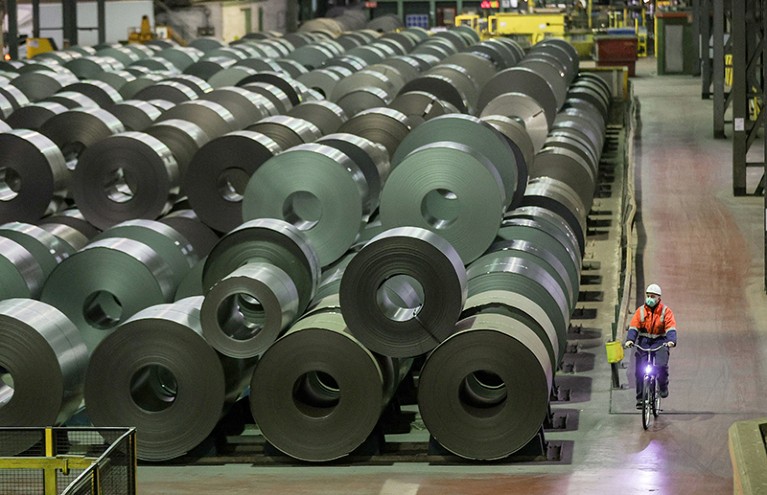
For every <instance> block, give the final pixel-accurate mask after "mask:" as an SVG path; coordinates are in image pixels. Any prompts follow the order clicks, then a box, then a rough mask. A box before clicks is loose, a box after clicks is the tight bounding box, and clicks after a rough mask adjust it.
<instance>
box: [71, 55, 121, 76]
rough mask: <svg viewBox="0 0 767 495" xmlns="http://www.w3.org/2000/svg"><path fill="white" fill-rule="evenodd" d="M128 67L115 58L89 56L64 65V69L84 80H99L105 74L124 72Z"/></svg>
mask: <svg viewBox="0 0 767 495" xmlns="http://www.w3.org/2000/svg"><path fill="white" fill-rule="evenodd" d="M129 63H131V62H129ZM126 65H128V64H126V63H125V62H124V61H121V60H118V59H117V58H115V57H107V56H103V55H98V56H97V55H87V56H84V57H80V58H76V59H73V60H70V61H69V62H67V63H66V64H64V67H66V68H67V69H69V70H70V71H72V73H73V74H74V75H75V76H77V77H78V78H79V79H81V80H82V79H98V78H99V77H100V76H102V75H103V74H104V73H109V72H116V71H120V70H123V69H125V66H126Z"/></svg>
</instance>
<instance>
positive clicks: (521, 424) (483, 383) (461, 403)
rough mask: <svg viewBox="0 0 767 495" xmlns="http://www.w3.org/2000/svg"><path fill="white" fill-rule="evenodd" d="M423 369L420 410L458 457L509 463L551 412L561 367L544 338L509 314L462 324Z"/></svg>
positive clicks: (426, 420) (483, 315) (469, 320)
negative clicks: (551, 398) (555, 378)
mask: <svg viewBox="0 0 767 495" xmlns="http://www.w3.org/2000/svg"><path fill="white" fill-rule="evenodd" d="M457 330H458V332H457V333H456V334H455V335H453V336H451V337H450V338H449V339H447V340H446V341H445V342H444V343H442V344H441V345H440V346H439V347H437V349H435V350H434V352H432V353H431V354H430V355H429V357H428V359H427V360H426V363H425V364H424V367H423V369H422V371H421V375H420V380H419V387H418V407H419V410H420V411H421V415H422V418H423V421H424V423H425V424H426V427H427V428H428V429H429V432H430V433H431V434H432V435H433V436H434V438H435V439H436V440H437V441H438V442H439V443H440V444H441V445H442V446H443V447H445V448H446V449H447V450H449V451H451V452H453V453H454V454H456V455H458V456H461V457H464V458H467V459H477V460H494V459H502V458H504V457H507V456H509V455H510V454H512V453H514V452H516V451H517V450H519V449H521V448H522V447H524V446H525V444H527V443H528V442H529V441H530V440H531V439H532V438H533V437H534V436H535V435H536V434H537V433H538V431H539V430H540V428H541V424H542V423H543V420H544V419H545V417H546V414H547V412H548V402H549V401H548V399H549V393H550V390H551V386H552V380H553V374H554V371H553V365H552V363H551V362H550V360H549V357H548V355H547V353H546V350H545V347H544V346H543V344H542V343H541V341H540V339H539V338H538V336H537V335H536V334H535V333H534V332H533V331H532V330H530V329H529V328H527V327H526V326H525V325H523V324H521V323H520V322H517V321H515V320H514V319H512V318H508V317H505V316H502V315H493V314H481V315H477V316H472V317H469V318H466V319H464V320H461V322H459V324H458V326H457Z"/></svg>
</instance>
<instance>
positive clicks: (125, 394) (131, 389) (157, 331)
mask: <svg viewBox="0 0 767 495" xmlns="http://www.w3.org/2000/svg"><path fill="white" fill-rule="evenodd" d="M201 304H202V297H194V298H188V299H184V300H181V301H177V302H175V303H173V304H160V305H157V306H153V307H150V308H147V309H145V310H143V311H141V312H139V313H137V314H135V315H134V316H133V317H132V318H130V319H129V320H128V321H126V322H125V323H124V324H122V325H121V326H120V328H119V329H118V330H117V331H116V332H114V333H112V334H111V335H110V336H109V337H108V338H106V339H105V340H104V342H103V343H102V345H100V346H99V348H98V349H97V350H96V352H94V353H93V355H92V356H91V361H90V364H89V366H88V373H87V376H86V379H85V400H86V404H87V410H88V415H89V416H90V418H91V420H92V421H93V424H94V425H96V426H97V427H98V426H106V425H114V424H131V425H134V426H136V428H137V431H138V432H139V433H138V441H137V456H138V458H139V459H142V460H145V461H163V460H168V459H173V458H176V457H179V456H181V455H183V454H185V453H186V452H188V451H189V450H191V449H193V448H194V447H196V446H197V445H198V444H200V443H201V442H202V441H203V440H204V439H205V437H207V436H208V435H209V434H210V433H211V432H212V431H213V428H214V427H215V426H216V424H217V423H218V421H219V420H220V419H221V417H222V416H223V415H224V414H225V413H226V412H227V411H228V410H229V408H230V407H231V405H232V404H233V403H234V402H235V401H236V400H237V399H238V398H239V397H240V395H241V393H242V391H243V389H244V387H245V386H246V385H247V377H248V376H249V375H248V372H249V371H250V370H252V367H253V365H254V363H253V362H251V361H243V360H235V359H230V358H226V357H223V356H221V355H219V354H218V353H216V352H215V350H213V348H211V347H210V345H209V344H208V343H207V342H206V341H205V338H204V337H203V336H202V330H201V328H200V314H199V312H200V305H201Z"/></svg>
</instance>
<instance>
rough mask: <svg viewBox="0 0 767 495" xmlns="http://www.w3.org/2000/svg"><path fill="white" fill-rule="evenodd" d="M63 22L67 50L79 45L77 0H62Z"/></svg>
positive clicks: (64, 47)
mask: <svg viewBox="0 0 767 495" xmlns="http://www.w3.org/2000/svg"><path fill="white" fill-rule="evenodd" d="M61 21H62V24H61V25H62V30H63V38H64V46H63V47H61V48H62V49H66V48H68V47H70V46H75V45H77V2H76V1H75V0H62V2H61Z"/></svg>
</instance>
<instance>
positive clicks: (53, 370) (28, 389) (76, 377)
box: [0, 299, 88, 456]
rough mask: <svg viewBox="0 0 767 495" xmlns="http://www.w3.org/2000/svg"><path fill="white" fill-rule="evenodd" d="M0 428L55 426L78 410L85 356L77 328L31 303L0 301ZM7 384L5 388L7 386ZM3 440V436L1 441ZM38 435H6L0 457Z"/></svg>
mask: <svg viewBox="0 0 767 495" xmlns="http://www.w3.org/2000/svg"><path fill="white" fill-rule="evenodd" d="M0 340H2V341H3V346H2V348H0V370H2V374H7V375H10V377H11V380H0V397H2V400H0V404H2V405H1V406H0V425H3V426H13V427H21V426H38V427H43V426H51V425H61V424H63V423H64V422H65V421H67V420H68V419H69V418H70V417H71V416H72V415H73V414H74V413H75V412H76V411H77V410H78V409H79V408H80V405H81V403H82V399H83V384H84V382H85V371H86V368H87V366H88V350H87V348H86V347H85V343H84V342H83V340H82V338H81V337H80V335H79V333H78V331H77V328H76V327H75V326H74V325H73V324H72V322H71V321H69V319H68V318H67V317H66V316H65V315H64V314H62V313H61V312H60V311H59V310H57V309H56V308H54V307H51V306H49V305H48V304H45V303H42V302H39V301H34V300H31V299H7V300H3V301H0ZM9 382H10V383H11V385H9V384H8V383H9ZM4 436H5V435H4ZM39 439H40V435H39V434H38V433H31V434H29V435H25V434H23V433H22V434H21V435H20V436H19V435H13V434H10V435H9V437H8V438H2V441H0V454H1V455H11V456H12V455H17V454H19V453H21V452H23V451H25V450H26V449H28V448H29V447H31V446H32V445H34V443H36V442H37V441H38V440H39Z"/></svg>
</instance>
